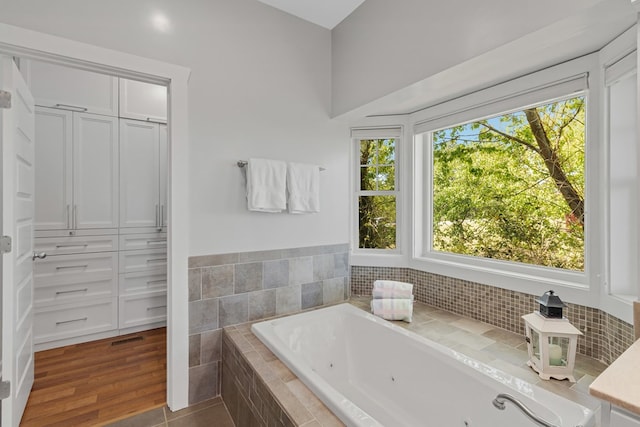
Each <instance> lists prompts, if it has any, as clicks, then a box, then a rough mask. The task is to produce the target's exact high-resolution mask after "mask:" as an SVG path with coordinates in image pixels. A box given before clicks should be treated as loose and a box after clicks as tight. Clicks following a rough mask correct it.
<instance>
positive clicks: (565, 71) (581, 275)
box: [409, 54, 603, 305]
mask: <svg viewBox="0 0 640 427" xmlns="http://www.w3.org/2000/svg"><path fill="white" fill-rule="evenodd" d="M597 65H598V57H597V54H593V55H588V56H585V57H581V58H578V59H576V60H573V61H569V62H567V63H564V64H560V65H557V66H554V67H550V68H547V69H545V70H542V71H539V72H537V73H533V74H530V75H527V76H524V77H521V78H518V79H514V80H511V81H509V82H506V83H503V84H500V85H497V86H494V87H492V88H489V89H485V90H481V91H478V92H475V93H472V94H469V95H466V96H462V97H459V98H456V99H453V100H451V101H449V102H444V103H441V104H439V105H436V106H433V107H430V108H427V109H424V110H421V111H419V112H416V113H414V114H413V115H412V117H411V120H410V122H411V123H412V124H413V129H414V144H413V150H412V151H413V169H414V170H413V175H414V177H415V182H414V189H413V217H412V221H411V223H412V234H413V241H412V254H411V259H410V261H409V265H410V266H411V267H413V268H416V269H419V270H425V271H429V272H432V273H436V274H442V275H444V276H449V277H455V278H459V279H462V280H471V281H474V282H479V283H484V284H489V285H494V286H499V287H503V288H508V289H513V290H517V291H521V292H528V293H533V294H542V293H543V292H545V291H546V290H549V289H552V288H555V289H556V290H557V289H560V288H561V289H562V295H563V297H565V298H568V299H570V300H571V301H573V302H577V303H583V304H587V305H592V304H593V301H594V298H593V294H594V289H595V291H596V292H595V293H597V289H598V287H599V284H600V283H599V281H600V277H601V275H602V273H601V272H602V268H603V266H602V262H601V261H600V260H601V258H602V257H601V256H600V254H599V250H592V248H591V247H592V246H596V247H597V245H593V244H590V243H592V242H593V241H599V240H600V239H601V238H602V237H601V234H602V233H601V230H599V227H600V225H599V224H600V223H601V219H599V218H601V215H599V214H598V211H599V210H600V209H601V208H599V207H598V203H599V202H598V201H599V200H601V199H602V189H601V188H600V185H599V183H598V182H597V177H598V176H601V175H600V174H599V171H600V170H601V167H602V165H601V164H600V161H599V160H598V158H599V157H600V156H599V155H598V153H599V152H600V150H601V147H598V146H597V139H598V138H594V137H593V136H594V135H599V134H600V129H599V128H600V125H599V122H600V121H601V118H599V117H598V114H599V111H600V108H599V103H600V101H599V97H600V95H599V90H598V89H595V90H588V89H587V88H586V87H585V86H586V83H587V82H588V83H590V84H591V85H594V84H595V85H597V83H598V82H599V69H598V66H597ZM587 76H589V77H588V81H587ZM583 90H584V92H585V96H586V97H587V131H586V133H587V141H586V147H585V149H586V161H585V168H586V173H585V181H586V182H585V188H586V196H587V197H586V198H585V199H586V200H585V203H586V205H585V207H586V212H588V215H589V217H588V218H594V219H593V220H591V221H590V220H589V219H587V222H586V227H585V271H584V272H572V271H568V270H560V269H552V268H546V267H540V266H533V265H525V264H519V263H512V262H506V261H499V260H493V259H482V258H475V257H471V256H465V255H456V254H448V253H440V252H433V251H431V250H430V248H431V244H430V242H431V225H430V224H431V221H430V218H429V216H430V215H431V212H432V209H431V203H432V199H431V188H425V185H426V183H428V182H431V181H432V179H431V166H430V165H431V161H432V160H431V150H430V149H427V148H424V147H430V145H424V142H425V141H423V138H424V137H425V136H427V135H428V133H425V132H431V131H434V130H438V129H442V128H445V127H448V126H455V125H457V124H459V123H465V122H469V121H473V120H478V119H482V118H486V117H491V116H494V115H496V114H501V113H504V112H505V111H512V110H517V109H522V108H523V107H526V106H528V105H535V104H540V103H544V102H546V101H552V100H554V99H558V98H563V97H567V96H570V95H571V94H572V93H579V92H580V91H583ZM427 142H428V141H427ZM425 213H428V216H427V217H425V215H424V214H425ZM594 213H595V214H594Z"/></svg>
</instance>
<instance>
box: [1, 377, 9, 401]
mask: <svg viewBox="0 0 640 427" xmlns="http://www.w3.org/2000/svg"><path fill="white" fill-rule="evenodd" d="M9 396H11V383H10V382H9V381H2V382H0V400H2V399H6V398H7V397H9Z"/></svg>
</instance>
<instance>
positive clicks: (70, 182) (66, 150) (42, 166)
mask: <svg viewBox="0 0 640 427" xmlns="http://www.w3.org/2000/svg"><path fill="white" fill-rule="evenodd" d="M117 129H118V119H117V118H114V117H107V116H99V115H95V114H87V113H76V112H71V111H65V110H59V109H53V108H43V107H38V108H37V109H36V145H35V147H36V148H35V152H36V172H35V179H36V185H35V189H36V195H35V210H36V212H35V228H36V230H75V229H92V228H117V227H118V130H117Z"/></svg>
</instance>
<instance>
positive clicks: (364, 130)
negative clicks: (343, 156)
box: [351, 125, 404, 256]
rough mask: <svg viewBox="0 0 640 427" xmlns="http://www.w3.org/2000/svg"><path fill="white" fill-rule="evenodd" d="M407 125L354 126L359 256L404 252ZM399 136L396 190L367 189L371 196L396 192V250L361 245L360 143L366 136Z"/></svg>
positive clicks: (355, 226) (356, 251)
mask: <svg viewBox="0 0 640 427" xmlns="http://www.w3.org/2000/svg"><path fill="white" fill-rule="evenodd" d="M403 130H404V129H403V127H402V126H398V125H395V126H377V127H353V128H351V165H352V179H351V188H352V189H353V191H352V194H353V197H352V200H351V206H352V209H351V211H352V218H351V224H352V227H351V229H352V242H353V245H352V247H353V249H352V253H353V254H359V255H373V256H378V255H399V254H401V253H402V240H403V239H402V222H403V221H402V212H403V209H402V193H403V191H402V189H403V182H402V175H403V173H402V170H403V164H402V160H401V159H402V152H403V151H404V150H403V149H402V145H403V144H402V140H403V133H404V132H403ZM385 138H390V139H391V138H393V139H395V156H396V160H395V170H394V173H395V189H394V190H392V191H389V190H385V191H371V190H367V191H366V194H365V195H367V196H387V195H393V196H395V198H396V247H395V249H374V248H360V247H359V242H360V235H359V230H360V226H359V219H360V218H359V214H358V212H359V209H358V207H359V200H358V197H359V196H361V195H363V194H362V193H363V191H361V190H360V189H359V186H358V183H359V182H360V143H359V141H361V140H363V139H385Z"/></svg>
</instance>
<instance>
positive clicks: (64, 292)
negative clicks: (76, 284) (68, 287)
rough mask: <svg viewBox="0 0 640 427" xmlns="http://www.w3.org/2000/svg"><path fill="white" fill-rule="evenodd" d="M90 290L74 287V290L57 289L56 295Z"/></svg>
mask: <svg viewBox="0 0 640 427" xmlns="http://www.w3.org/2000/svg"><path fill="white" fill-rule="evenodd" d="M88 290H89V288H84V289H74V290H73V291H57V292H56V295H63V294H73V293H76V292H87V291H88Z"/></svg>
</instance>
